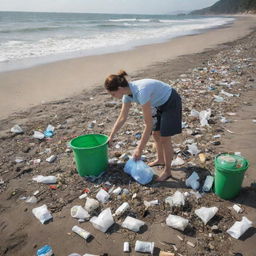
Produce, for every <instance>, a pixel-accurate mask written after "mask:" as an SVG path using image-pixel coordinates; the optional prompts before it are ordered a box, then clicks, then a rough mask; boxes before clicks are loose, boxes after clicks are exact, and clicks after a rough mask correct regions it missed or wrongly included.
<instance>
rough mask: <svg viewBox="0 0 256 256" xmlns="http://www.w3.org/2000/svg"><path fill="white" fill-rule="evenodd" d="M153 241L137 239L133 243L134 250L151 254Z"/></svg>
mask: <svg viewBox="0 0 256 256" xmlns="http://www.w3.org/2000/svg"><path fill="white" fill-rule="evenodd" d="M154 247H155V243H154V242H144V241H139V240H137V241H136V243H135V251H136V252H146V253H150V254H153V252H154Z"/></svg>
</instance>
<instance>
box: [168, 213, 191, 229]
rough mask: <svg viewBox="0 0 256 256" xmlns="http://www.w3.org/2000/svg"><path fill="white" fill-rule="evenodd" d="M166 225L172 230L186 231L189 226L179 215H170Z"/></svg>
mask: <svg viewBox="0 0 256 256" xmlns="http://www.w3.org/2000/svg"><path fill="white" fill-rule="evenodd" d="M166 224H167V225H168V226H170V227H172V228H175V229H178V230H181V231H184V230H185V228H186V227H187V225H188V220H187V219H185V218H182V217H180V216H177V215H172V214H169V216H168V217H167V219H166Z"/></svg>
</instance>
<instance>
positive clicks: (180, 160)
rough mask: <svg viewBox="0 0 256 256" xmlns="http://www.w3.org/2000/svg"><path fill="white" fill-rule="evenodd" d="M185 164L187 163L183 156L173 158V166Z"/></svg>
mask: <svg viewBox="0 0 256 256" xmlns="http://www.w3.org/2000/svg"><path fill="white" fill-rule="evenodd" d="M183 164H185V161H184V160H183V159H182V158H180V157H178V156H177V157H176V158H175V159H174V160H172V164H171V166H178V165H183Z"/></svg>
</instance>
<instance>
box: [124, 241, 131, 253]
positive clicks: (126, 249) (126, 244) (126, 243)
mask: <svg viewBox="0 0 256 256" xmlns="http://www.w3.org/2000/svg"><path fill="white" fill-rule="evenodd" d="M129 251H130V245H129V242H124V249H123V252H129Z"/></svg>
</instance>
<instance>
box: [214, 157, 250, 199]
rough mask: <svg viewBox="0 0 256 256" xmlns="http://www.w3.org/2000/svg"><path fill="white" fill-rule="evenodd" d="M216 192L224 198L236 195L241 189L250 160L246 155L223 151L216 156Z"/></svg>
mask: <svg viewBox="0 0 256 256" xmlns="http://www.w3.org/2000/svg"><path fill="white" fill-rule="evenodd" d="M214 165H215V177H214V190H215V194H216V195H218V196H219V197H220V198H222V199H232V198H234V197H236V196H237V195H238V194H239V192H240V189H241V186H242V183H243V179H244V173H245V171H246V170H247V169H248V167H249V162H248V160H246V159H245V158H244V157H242V156H239V155H235V154H229V153H222V154H219V155H217V156H216V157H215V160H214Z"/></svg>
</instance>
